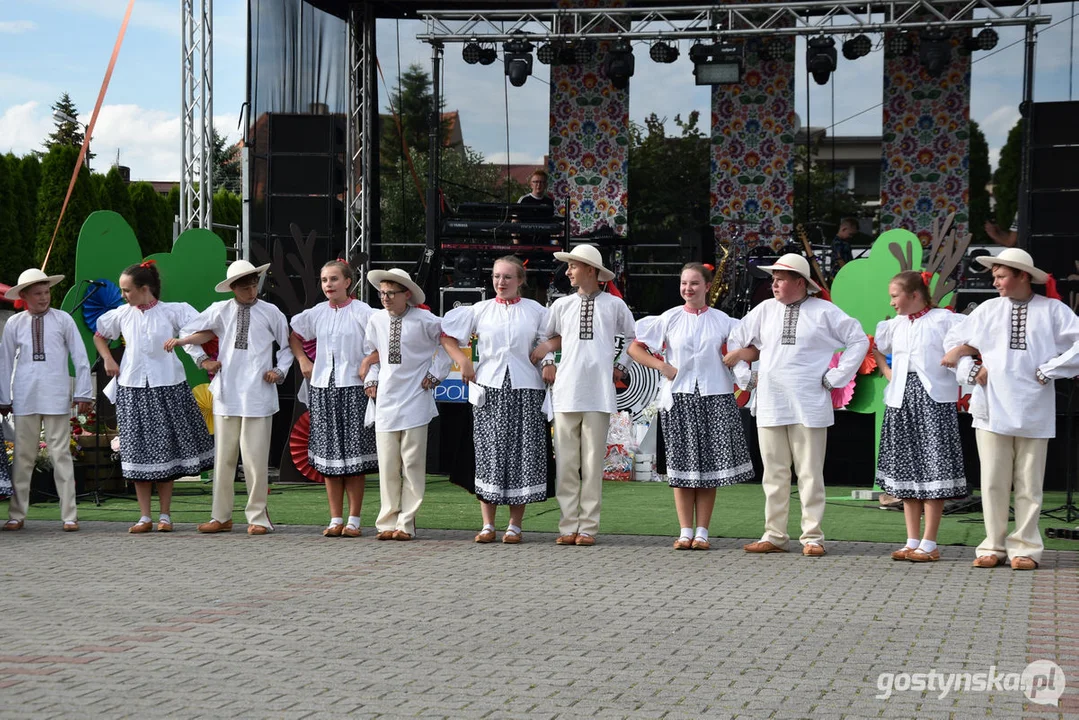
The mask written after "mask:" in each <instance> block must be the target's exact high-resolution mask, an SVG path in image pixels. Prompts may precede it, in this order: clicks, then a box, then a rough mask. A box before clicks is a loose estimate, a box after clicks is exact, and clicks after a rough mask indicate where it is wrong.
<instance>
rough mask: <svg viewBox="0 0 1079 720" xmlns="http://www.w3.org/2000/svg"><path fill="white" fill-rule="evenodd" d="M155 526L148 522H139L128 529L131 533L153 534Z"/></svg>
mask: <svg viewBox="0 0 1079 720" xmlns="http://www.w3.org/2000/svg"><path fill="white" fill-rule="evenodd" d="M153 530H154V524H153V523H152V522H150V521H149V520H147V521H146V522H137V523H135V524H134V525H132V526H131V527H129V528H128V529H127V531H128V532H129V533H134V534H138V533H148V532H153Z"/></svg>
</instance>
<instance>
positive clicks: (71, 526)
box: [64, 522, 79, 532]
mask: <svg viewBox="0 0 1079 720" xmlns="http://www.w3.org/2000/svg"><path fill="white" fill-rule="evenodd" d="M78 531H79V524H78V523H77V522H66V523H64V532H78Z"/></svg>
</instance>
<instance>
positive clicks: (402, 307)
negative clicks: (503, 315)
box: [360, 268, 450, 540]
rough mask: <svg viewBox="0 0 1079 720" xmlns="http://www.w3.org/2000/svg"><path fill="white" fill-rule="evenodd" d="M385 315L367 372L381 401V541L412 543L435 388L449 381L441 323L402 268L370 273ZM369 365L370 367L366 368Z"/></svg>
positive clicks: (370, 342) (376, 317) (373, 326)
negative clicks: (375, 357) (375, 356)
mask: <svg viewBox="0 0 1079 720" xmlns="http://www.w3.org/2000/svg"><path fill="white" fill-rule="evenodd" d="M367 281H368V282H370V283H371V285H373V286H374V287H375V288H377V289H378V296H379V298H380V299H381V300H382V307H383V309H382V310H378V311H376V312H374V313H373V314H372V315H371V317H370V318H369V319H368V321H367V329H366V333H365V335H366V340H365V350H364V351H365V352H367V353H370V354H372V355H377V359H375V360H374V364H372V365H371V366H370V369H369V370H367V372H366V373H364V370H363V368H361V370H360V374H361V377H363V380H364V392H365V393H366V394H367V397H369V398H371V399H372V400H374V401H375V413H374V415H375V445H376V447H377V448H378V486H379V496H380V501H381V502H380V508H379V512H378V518H377V519H376V520H375V528H376V529H377V530H378V535H377V536H376V537H377V538H378V539H379V540H411V539H412V538H413V537H414V536H415V534H416V512H417V511H418V510H419V509H420V503H422V502H423V492H424V489H425V487H426V484H427V479H426V478H427V425H428V423H430V422H431V419H432V418H434V417H436V416H437V415H438V410H437V409H436V408H435V396H434V388H435V386H437V385H438V384H439V383H441V382H442V381H443V380H444V379H445V378H446V376H447V375H448V374H449V370H450V362H449V357H448V356H447V355H446V353H445V351H444V350H442V345H441V342H440V341H441V338H442V321H441V320H440V319H439V318H438V317H436V316H435V315H434V314H433V313H431V312H430V311H429V310H427V309H426V308H424V307H417V306H418V305H422V304H423V300H424V294H423V290H421V289H420V287H419V286H418V285H417V284H416V283H415V282H413V280H412V278H410V277H409V276H408V273H407V272H405V271H404V270H401V269H399V268H393V269H391V270H371V271H370V272H368V273H367ZM367 362H368V361H365V365H366V364H367Z"/></svg>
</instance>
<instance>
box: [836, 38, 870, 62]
mask: <svg viewBox="0 0 1079 720" xmlns="http://www.w3.org/2000/svg"><path fill="white" fill-rule="evenodd" d="M872 49H873V43H872V41H870V39H869V38H868V37H867V36H865V35H859V36H857V37H853V38H851V39H850V40H847V41H846V42H845V43H843V57H845V58H846V59H848V60H857V59H858V58H863V57H865V56H866V55H868V54H869V51H870V50H872Z"/></svg>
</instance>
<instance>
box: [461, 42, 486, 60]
mask: <svg viewBox="0 0 1079 720" xmlns="http://www.w3.org/2000/svg"><path fill="white" fill-rule="evenodd" d="M482 52H483V48H481V47H480V44H479V43H478V42H475V41H473V42H470V43H468V44H467V45H465V47H464V49H463V50H461V57H462V58H464V60H465V62H466V63H468V64H469V65H475V64H476V63H478V62H479V61H480V55H481V54H482Z"/></svg>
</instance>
